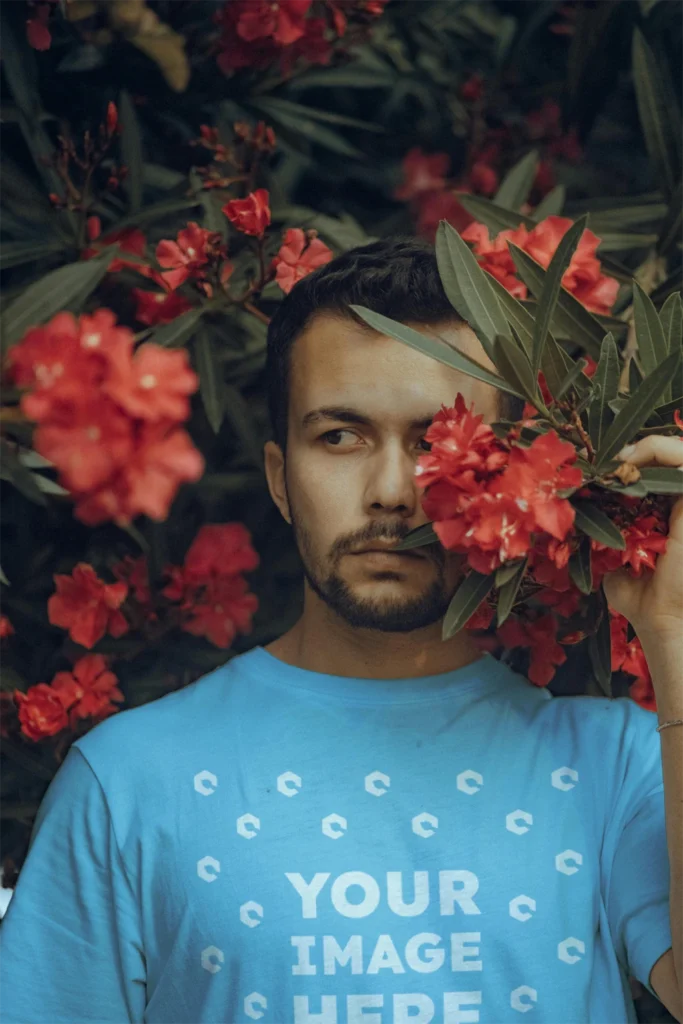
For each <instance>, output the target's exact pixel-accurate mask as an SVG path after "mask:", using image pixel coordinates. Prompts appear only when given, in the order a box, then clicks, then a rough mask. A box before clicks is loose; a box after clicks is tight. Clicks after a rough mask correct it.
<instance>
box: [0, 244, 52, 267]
mask: <svg viewBox="0 0 683 1024" xmlns="http://www.w3.org/2000/svg"><path fill="white" fill-rule="evenodd" d="M64 248H65V246H64V242H62V241H60V240H59V239H58V238H56V239H55V240H54V241H44V242H3V243H2V246H1V247H0V270H6V269H7V268H8V267H20V266H22V264H24V263H33V262H34V261H37V260H41V259H45V258H46V257H47V256H54V255H55V253H58V252H63V251H64Z"/></svg>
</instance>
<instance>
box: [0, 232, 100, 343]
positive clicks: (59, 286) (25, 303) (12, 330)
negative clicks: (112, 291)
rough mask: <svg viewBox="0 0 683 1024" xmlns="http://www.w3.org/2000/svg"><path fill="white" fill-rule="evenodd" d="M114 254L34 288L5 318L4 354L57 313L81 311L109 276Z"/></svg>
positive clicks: (0, 327)
mask: <svg viewBox="0 0 683 1024" xmlns="http://www.w3.org/2000/svg"><path fill="white" fill-rule="evenodd" d="M114 252H115V250H114V248H112V249H111V250H109V251H108V252H106V253H103V254H102V255H101V256H97V257H95V258H93V259H91V260H83V261H82V262H79V263H70V264H68V266H66V267H59V268H58V269H57V270H52V271H51V272H50V273H49V274H46V275H45V277H41V278H40V279H39V280H38V281H34V282H33V284H30V285H29V286H28V288H27V289H26V290H25V291H24V292H22V294H21V295H20V296H19V297H18V298H17V299H15V300H14V302H12V303H11V304H10V305H9V306H8V307H7V309H6V310H5V311H4V313H3V314H2V318H1V319H0V334H1V336H2V345H3V350H5V351H6V350H7V348H9V347H10V346H11V345H14V344H15V343H16V342H17V341H19V339H20V338H21V337H23V335H24V334H25V332H26V331H27V330H28V328H29V327H33V326H34V325H36V324H41V323H44V322H45V320H47V319H48V318H49V317H51V316H52V315H53V314H54V313H57V312H59V311H60V310H63V309H70V310H71V311H72V312H77V311H79V310H80V307H81V305H82V304H83V303H84V302H85V300H86V299H87V298H88V296H89V295H90V294H91V292H93V291H94V290H95V288H96V287H97V285H98V284H99V283H100V281H101V280H102V278H103V277H104V275H105V274H106V273H107V270H108V268H109V264H110V263H111V261H112V259H113V258H114Z"/></svg>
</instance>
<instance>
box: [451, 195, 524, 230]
mask: <svg viewBox="0 0 683 1024" xmlns="http://www.w3.org/2000/svg"><path fill="white" fill-rule="evenodd" d="M458 202H459V203H460V205H461V206H464V207H465V209H466V210H467V212H468V213H469V214H471V215H472V216H473V217H475V218H476V219H477V220H478V221H479V222H480V223H481V224H484V225H485V226H486V227H487V228H488V229H489V235H490V236H491V237H495V236H496V235H497V234H498V232H499V231H505V230H508V229H509V228H513V229H514V228H518V227H519V226H520V225H522V224H523V225H524V227H525V228H528V229H529V231H531V229H532V228H535V227H536V222H535V221H534V220H532V218H531V217H527V216H526V214H523V213H514V212H513V211H512V210H506V209H505V207H503V206H498V205H497V204H496V203H492V202H491V200H490V199H484V198H483V196H473V195H470V194H469V193H468V192H458Z"/></svg>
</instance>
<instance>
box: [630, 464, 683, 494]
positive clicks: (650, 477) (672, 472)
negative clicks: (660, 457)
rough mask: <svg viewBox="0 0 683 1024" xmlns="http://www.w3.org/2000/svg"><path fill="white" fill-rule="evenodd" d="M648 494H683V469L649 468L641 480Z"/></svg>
mask: <svg viewBox="0 0 683 1024" xmlns="http://www.w3.org/2000/svg"><path fill="white" fill-rule="evenodd" d="M638 482H639V483H642V484H643V486H644V487H646V488H647V493H648V494H683V469H681V468H680V467H679V466H648V467H646V468H645V469H641V471H640V480H639V481H638Z"/></svg>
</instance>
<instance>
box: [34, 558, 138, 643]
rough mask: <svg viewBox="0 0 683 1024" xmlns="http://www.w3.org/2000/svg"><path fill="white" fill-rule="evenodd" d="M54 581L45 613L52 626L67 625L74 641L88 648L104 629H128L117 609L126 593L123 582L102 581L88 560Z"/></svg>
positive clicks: (115, 631)
mask: <svg viewBox="0 0 683 1024" xmlns="http://www.w3.org/2000/svg"><path fill="white" fill-rule="evenodd" d="M54 581H55V584H56V586H57V592H56V593H55V594H53V595H52V597H50V598H48V602H47V616H48V619H49V620H50V622H51V623H52V625H53V626H61V627H62V628H63V629H67V630H68V631H69V636H70V637H71V639H72V640H73V641H74V643H77V644H80V645H81V646H82V647H87V648H91V647H94V646H95V644H96V643H97V641H98V640H101V639H102V637H103V636H104V634H105V633H110V634H111V636H114V637H119V636H123V634H124V633H127V632H128V622H127V621H126V618H125V616H124V614H123V612H122V611H121V610H120V608H121V605H122V604H123V602H124V601H125V599H126V596H127V594H128V587H127V586H126V584H125V583H105V582H104V580H101V579H100V578H99V576H98V575H97V573H96V572H95V570H94V569H93V567H92V565H88V563H87V562H79V563H78V565H77V566H76V567H75V569H74V570H73V573H72V574H71V576H66V575H61V574H58V575H56V576H55V577H54Z"/></svg>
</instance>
